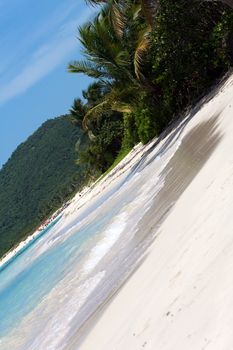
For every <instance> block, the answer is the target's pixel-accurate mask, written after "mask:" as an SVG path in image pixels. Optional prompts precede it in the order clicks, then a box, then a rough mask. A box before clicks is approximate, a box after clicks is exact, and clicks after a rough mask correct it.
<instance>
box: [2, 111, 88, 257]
mask: <svg viewBox="0 0 233 350" xmlns="http://www.w3.org/2000/svg"><path fill="white" fill-rule="evenodd" d="M80 136H81V131H80V129H79V128H78V127H77V126H74V125H72V124H71V123H70V121H69V120H68V117H67V116H62V117H58V118H55V119H53V120H48V121H47V122H45V123H44V124H43V125H42V126H41V127H40V128H39V129H38V130H37V131H36V132H35V133H34V134H33V135H32V136H30V137H29V138H28V140H27V141H26V142H24V143H22V144H21V145H20V146H19V147H18V148H17V149H16V151H15V152H14V153H13V154H12V156H11V158H10V159H9V160H8V162H7V163H6V164H5V165H4V166H3V168H2V169H1V170H0V256H2V255H3V254H4V253H5V252H6V251H7V250H9V249H10V248H11V247H12V246H13V245H15V244H16V243H18V242H19V241H20V240H22V239H23V238H24V237H26V236H27V235H28V234H29V233H31V232H32V231H33V230H35V228H37V226H38V225H39V224H40V223H41V221H42V220H44V219H45V218H46V217H48V216H49V214H51V213H52V212H53V211H54V210H55V209H56V208H58V207H59V206H61V204H62V203H63V202H64V201H65V200H66V199H68V198H69V197H70V196H71V195H72V194H73V193H74V192H75V191H76V190H77V188H78V187H79V186H80V185H82V184H83V182H84V177H85V171H84V168H83V167H81V166H78V165H76V164H75V159H76V158H77V154H75V143H76V142H77V140H78V139H79V137H80Z"/></svg>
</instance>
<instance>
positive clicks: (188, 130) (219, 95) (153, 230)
mask: <svg viewBox="0 0 233 350" xmlns="http://www.w3.org/2000/svg"><path fill="white" fill-rule="evenodd" d="M232 83H233V78H232V77H230V78H229V79H228V81H227V82H225V84H224V85H223V86H221V87H220V88H219V90H217V91H216V95H215V96H211V98H207V100H206V102H205V103H203V104H202V105H201V106H200V107H199V108H198V110H197V113H196V114H195V113H192V111H191V114H190V115H192V117H189V115H188V116H187V117H186V119H183V120H180V122H179V123H178V124H177V125H176V127H175V128H174V129H172V130H171V132H170V133H168V134H167V135H166V137H165V138H164V139H163V140H161V141H160V143H157V142H156V141H154V144H153V143H152V144H151V146H150V147H149V146H148V149H147V150H144V152H142V154H141V155H142V157H138V158H137V159H136V160H135V162H134V164H131V173H130V174H129V179H128V181H129V184H130V181H131V180H130V179H131V176H132V174H134V175H135V174H138V175H141V176H142V184H143V176H144V174H145V172H146V171H147V169H149V167H150V165H153V164H155V163H156V162H157V163H156V164H158V167H159V166H161V172H160V181H162V186H161V187H160V188H159V190H158V191H157V193H156V195H155V196H153V198H152V199H153V200H152V201H151V202H150V206H149V208H148V210H147V211H146V213H145V215H144V216H143V217H142V219H141V221H140V223H139V224H138V226H137V232H136V234H135V239H134V244H135V245H136V244H139V243H141V242H145V246H144V248H145V251H144V252H143V255H142V259H141V260H140V259H138V261H137V264H135V269H134V270H133V271H131V275H130V276H128V278H127V279H126V280H125V281H123V282H122V285H121V288H120V287H118V289H117V290H116V291H115V292H114V293H112V295H110V296H109V298H108V299H107V300H105V303H104V304H102V305H100V307H99V309H98V310H97V311H96V313H95V314H94V315H92V317H90V318H89V320H88V322H86V324H85V325H84V326H83V327H82V329H81V330H79V332H77V333H76V334H75V335H74V336H73V337H72V338H71V339H70V341H69V343H68V344H67V347H66V349H69V350H70V349H83V350H92V349H98V350H102V349H103V350H105V349H106V350H107V349H118V350H128V349H133V350H137V349H142V348H145V349H150V350H152V349H153V350H154V349H157V350H173V349H179V350H186V349H190V350H196V349H211V350H220V349H226V350H227V349H229V350H231V349H232V344H233V335H232V331H231V324H232V320H233V316H232V312H231V310H232V307H233V287H232V286H233V277H232V276H233V274H232V269H233V258H232V257H233V255H232V247H233V233H232V232H233V216H232V205H233V193H232V192H233V180H232V179H233V153H232V147H233V137H232V135H233V119H232V117H233V109H232V108H233V85H232ZM174 147H175V152H174V154H173V155H172V157H171V158H170V159H169V158H168V161H167V162H166V164H164V163H163V164H160V162H159V159H160V158H161V156H162V155H164V154H165V155H166V154H168V153H169V152H170V150H171V148H174ZM153 176H155V175H154V174H153V173H151V177H152V178H153ZM114 181H115V182H116V181H119V180H117V179H115V180H114ZM145 186H146V184H145ZM148 237H149V238H150V239H149V240H147V239H148Z"/></svg>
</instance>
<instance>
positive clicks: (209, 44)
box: [152, 0, 232, 131]
mask: <svg viewBox="0 0 233 350" xmlns="http://www.w3.org/2000/svg"><path fill="white" fill-rule="evenodd" d="M229 18H231V20H229ZM230 26H231V27H232V10H230V9H226V7H225V6H224V5H223V4H221V3H216V2H212V3H211V2H201V1H200V2H198V1H188V2H187V1H185V0H179V1H172V0H161V1H160V9H159V12H158V14H157V17H156V22H155V25H154V28H153V32H152V57H153V58H152V62H153V71H152V76H153V82H154V84H155V85H157V86H158V90H159V91H160V93H159V99H158V102H157V106H155V115H156V119H157V124H158V126H159V131H160V130H162V129H163V128H164V127H166V125H167V124H168V123H169V121H170V120H171V119H172V117H174V116H175V115H177V114H178V113H179V112H180V111H182V110H183V109H184V108H185V107H186V106H188V105H190V104H191V103H192V102H193V101H195V99H196V98H198V97H199V96H200V95H201V94H203V93H204V92H205V91H206V89H207V88H208V87H209V86H211V84H213V82H214V81H215V80H216V78H218V77H220V76H221V75H222V74H223V73H224V72H226V70H227V69H228V68H229V65H230V62H231V60H230V55H229V46H228V45H227V38H228V37H229V35H230Z"/></svg>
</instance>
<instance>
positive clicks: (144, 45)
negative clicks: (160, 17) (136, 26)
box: [134, 27, 151, 80]
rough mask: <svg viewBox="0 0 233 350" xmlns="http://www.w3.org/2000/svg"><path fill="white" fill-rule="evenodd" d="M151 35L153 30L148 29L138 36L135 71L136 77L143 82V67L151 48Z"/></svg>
mask: <svg viewBox="0 0 233 350" xmlns="http://www.w3.org/2000/svg"><path fill="white" fill-rule="evenodd" d="M150 33H151V28H150V27H147V28H145V29H144V30H143V31H141V33H139V36H138V42H137V47H136V49H135V53H134V70H135V74H136V77H137V78H138V79H139V80H141V79H143V78H144V77H143V73H142V67H143V61H144V58H145V54H146V53H147V52H148V50H149V48H150V42H151V41H150Z"/></svg>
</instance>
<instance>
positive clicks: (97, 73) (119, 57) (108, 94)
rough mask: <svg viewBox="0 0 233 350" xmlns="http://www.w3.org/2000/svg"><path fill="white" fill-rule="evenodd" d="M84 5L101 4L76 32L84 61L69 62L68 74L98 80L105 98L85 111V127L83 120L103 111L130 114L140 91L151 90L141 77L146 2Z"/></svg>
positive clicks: (145, 44)
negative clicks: (86, 76)
mask: <svg viewBox="0 0 233 350" xmlns="http://www.w3.org/2000/svg"><path fill="white" fill-rule="evenodd" d="M88 2H89V3H91V4H93V5H96V4H100V3H101V4H104V5H103V6H102V8H101V11H100V13H99V14H98V15H97V16H96V18H95V19H94V21H93V22H89V23H87V24H85V25H84V26H82V27H81V28H80V29H79V34H80V41H81V43H82V46H83V48H84V50H83V53H84V55H85V58H86V59H85V60H83V61H74V62H72V63H71V64H70V65H69V71H70V72H72V73H84V74H87V75H88V76H90V77H92V78H94V79H98V80H99V83H100V84H102V86H104V88H105V96H104V98H103V100H102V101H101V102H100V103H98V104H97V105H96V106H94V107H93V108H91V109H90V110H89V111H88V112H87V114H86V116H85V118H84V127H85V128H87V120H88V119H89V118H90V117H93V116H98V115H99V114H100V113H101V112H102V111H103V110H106V109H112V110H117V111H122V112H126V111H127V112H129V111H132V110H133V109H134V108H135V105H137V102H138V101H137V97H138V94H139V93H141V92H142V90H143V91H148V90H152V87H151V85H150V82H149V79H148V78H146V76H145V74H144V61H146V58H145V53H146V52H147V51H148V49H149V45H150V31H151V27H150V24H149V22H147V21H145V16H144V15H143V13H144V12H142V3H143V4H144V6H145V5H146V4H147V9H148V8H149V2H146V1H133V2H132V1H127V0H126V1H121V0H119V1H116V0H112V1H108V3H107V1H97V0H96V1H88ZM106 3H107V4H106ZM150 3H151V4H152V1H150ZM145 7H146V6H145ZM126 18H127V21H126Z"/></svg>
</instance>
